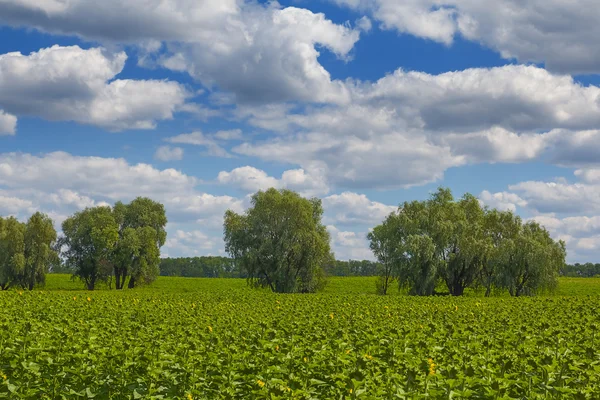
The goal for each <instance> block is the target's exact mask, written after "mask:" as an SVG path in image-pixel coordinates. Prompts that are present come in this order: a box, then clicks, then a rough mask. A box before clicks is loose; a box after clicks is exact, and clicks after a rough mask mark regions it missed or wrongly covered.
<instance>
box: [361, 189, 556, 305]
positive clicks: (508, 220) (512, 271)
mask: <svg viewBox="0 0 600 400" xmlns="http://www.w3.org/2000/svg"><path fill="white" fill-rule="evenodd" d="M368 238H369V240H370V242H371V249H372V250H373V253H374V254H375V256H376V257H377V259H378V260H379V261H380V262H381V263H382V265H384V269H383V271H382V274H381V282H382V283H381V284H380V289H379V292H381V293H383V294H385V293H386V288H387V282H389V281H390V279H393V277H397V279H398V281H399V283H400V285H401V286H403V287H407V288H408V289H409V291H410V293H412V294H415V295H431V294H434V293H436V285H437V284H438V282H440V281H442V282H444V284H445V285H446V288H447V289H448V292H449V293H450V294H451V295H453V296H460V295H462V294H463V293H464V291H465V290H466V289H467V288H472V287H477V286H483V287H485V289H486V296H489V295H490V294H491V292H492V289H493V288H502V289H507V290H508V291H509V293H510V294H511V295H513V296H521V295H533V294H535V293H537V292H539V291H540V290H551V289H553V288H555V287H556V282H557V277H558V273H559V271H560V270H561V269H562V268H563V267H564V262H565V261H564V260H565V257H566V250H565V245H564V243H563V242H555V241H554V240H552V238H551V237H550V235H549V233H548V231H546V230H545V229H544V228H543V227H541V226H540V225H539V224H537V223H535V222H528V223H526V224H523V222H522V221H521V219H520V218H519V217H516V216H515V215H513V214H512V213H511V212H508V211H507V212H500V211H498V210H489V209H487V208H483V207H482V206H481V204H480V203H479V201H478V199H477V198H475V197H474V196H472V195H470V194H466V195H465V196H463V198H462V199H460V200H458V201H455V200H454V198H453V197H452V193H451V192H450V190H448V189H442V188H440V189H439V190H438V191H437V192H436V193H434V194H433V195H432V196H431V197H430V199H428V200H426V201H413V202H410V203H408V202H405V203H404V204H403V205H402V206H400V207H399V209H398V211H397V212H394V213H392V214H390V215H389V216H388V217H387V218H386V219H385V221H384V222H383V223H382V224H381V225H379V226H377V227H375V228H374V229H373V230H372V232H371V233H369V235H368Z"/></svg>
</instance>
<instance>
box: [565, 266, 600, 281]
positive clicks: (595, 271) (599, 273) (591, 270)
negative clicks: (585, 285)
mask: <svg viewBox="0 0 600 400" xmlns="http://www.w3.org/2000/svg"><path fill="white" fill-rule="evenodd" d="M560 274H561V275H563V276H570V277H581V278H595V277H600V263H596V264H592V263H590V262H589V263H585V264H580V263H575V264H568V265H565V266H564V267H563V268H562V269H561V271H560Z"/></svg>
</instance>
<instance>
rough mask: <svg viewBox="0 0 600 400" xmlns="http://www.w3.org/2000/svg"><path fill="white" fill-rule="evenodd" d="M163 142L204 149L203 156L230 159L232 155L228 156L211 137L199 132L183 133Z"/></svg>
mask: <svg viewBox="0 0 600 400" xmlns="http://www.w3.org/2000/svg"><path fill="white" fill-rule="evenodd" d="M217 134H218V133H217ZM165 140H166V141H167V142H169V143H177V144H189V145H194V146H201V147H204V148H206V152H205V155H209V156H213V157H224V158H230V157H232V155H231V154H229V152H228V151H227V150H225V149H224V148H223V147H222V146H221V145H220V144H219V142H218V141H217V140H215V138H214V137H213V136H207V135H205V134H204V133H202V132H200V131H196V132H192V133H183V134H181V135H177V136H173V137H170V138H168V139H165Z"/></svg>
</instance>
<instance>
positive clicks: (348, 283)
mask: <svg viewBox="0 0 600 400" xmlns="http://www.w3.org/2000/svg"><path fill="white" fill-rule="evenodd" d="M376 281H377V278H376V277H331V278H329V281H328V283H327V286H326V287H325V290H324V293H327V294H348V295H356V294H365V295H369V294H374V293H375V284H376ZM441 289H443V288H441ZM43 290H68V291H84V288H83V284H82V283H81V282H80V281H79V280H73V279H71V276H70V275H66V274H49V275H47V277H46V286H45V287H44V288H43ZM98 290H101V291H103V290H108V287H107V286H106V285H102V284H101V285H99V287H98ZM213 290H217V291H219V290H236V291H238V290H242V291H245V290H252V289H250V288H248V287H247V286H246V281H245V280H244V279H224V278H223V279H221V278H181V277H166V276H160V277H158V279H157V280H156V281H155V282H154V283H153V284H152V285H150V286H147V287H142V288H140V289H135V291H160V292H178V293H189V292H192V293H193V292H205V291H213ZM389 294H390V296H395V295H403V294H404V292H402V291H400V290H398V287H397V286H396V285H392V287H391V288H390V291H389ZM465 295H466V297H482V296H483V291H481V290H480V291H474V290H467V292H466V293H465ZM588 295H589V296H595V295H600V278H562V277H561V278H559V285H558V289H557V290H556V291H555V292H554V293H549V294H546V296H588ZM495 296H496V297H498V296H500V297H504V296H507V294H506V293H502V292H501V293H496V294H495Z"/></svg>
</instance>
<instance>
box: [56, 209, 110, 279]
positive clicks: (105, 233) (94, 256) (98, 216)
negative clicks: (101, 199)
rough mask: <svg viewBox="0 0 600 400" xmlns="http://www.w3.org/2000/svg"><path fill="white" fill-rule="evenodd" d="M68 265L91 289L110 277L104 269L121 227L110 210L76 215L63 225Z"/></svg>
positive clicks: (62, 239)
mask: <svg viewBox="0 0 600 400" xmlns="http://www.w3.org/2000/svg"><path fill="white" fill-rule="evenodd" d="M62 230H63V235H64V236H63V237H62V238H61V245H63V247H64V248H65V250H64V253H63V255H64V258H65V264H66V265H67V266H69V267H70V268H72V269H73V271H74V275H75V276H77V277H79V278H80V279H81V280H82V281H83V282H84V283H85V285H86V287H87V289H88V290H94V288H95V286H96V283H97V282H98V281H102V280H107V279H108V277H109V276H110V275H109V273H108V272H107V271H106V268H103V266H104V265H106V263H107V262H108V260H110V259H111V257H112V253H113V250H114V247H115V245H116V243H117V241H118V239H119V226H118V225H117V222H116V221H115V218H114V215H113V212H112V210H111V208H110V207H108V206H103V207H92V208H86V209H85V210H83V211H80V212H77V213H75V215H73V216H72V217H70V218H67V219H66V220H65V221H64V222H63V224H62Z"/></svg>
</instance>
